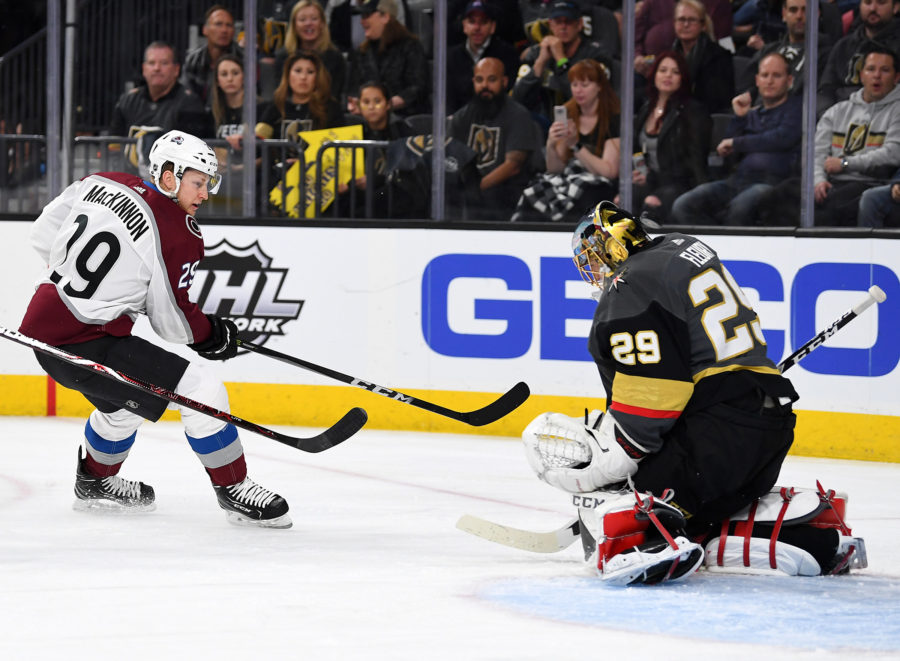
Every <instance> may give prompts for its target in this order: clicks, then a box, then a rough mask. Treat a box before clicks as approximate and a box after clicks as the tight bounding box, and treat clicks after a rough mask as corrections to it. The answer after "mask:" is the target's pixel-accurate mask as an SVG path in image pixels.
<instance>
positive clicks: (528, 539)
mask: <svg viewBox="0 0 900 661" xmlns="http://www.w3.org/2000/svg"><path fill="white" fill-rule="evenodd" d="M886 299H887V294H885V293H884V291H883V290H882V289H881V288H880V287H878V286H877V285H872V286H871V287H869V290H868V294H867V295H866V298H864V299H863V300H861V301H860V302H859V303H857V304H856V305H854V306H853V307H852V308H850V309H849V310H847V312H845V313H844V314H842V315H841V316H840V317H838V318H837V319H836V320H835V321H833V322H832V323H831V325H829V326H828V327H827V328H825V329H823V330H821V331H819V332H818V333H816V335H815V336H814V337H812V338H810V339H809V340H808V341H807V342H805V343H804V344H803V346H801V347H800V348H799V349H797V350H796V351H795V352H794V353H792V354H791V355H790V356H788V357H787V358H785V359H784V360H782V361H781V362H780V363H779V364H778V369H779V370H780V371H781V372H782V373H784V372H786V371H787V370H789V369H790V368H791V367H793V366H794V365H796V364H797V363H798V362H800V361H801V360H803V359H804V358H806V356H808V355H809V354H810V353H811V352H812V351H813V350H814V349H815V348H816V347H818V346H820V345H821V344H822V343H823V342H825V340H827V339H828V338H829V337H831V336H832V335H834V334H835V333H837V332H838V331H839V330H840V329H842V328H843V327H844V326H846V325H847V324H849V323H850V322H851V321H853V320H854V319H856V317H858V316H859V315H860V314H862V313H863V312H865V310H866V309H868V308H869V307H871V306H872V305H873V304H875V303H883V302H884V301H885V300H886ZM456 527H457V528H459V529H460V530H463V531H465V532H467V533H470V534H472V535H475V536H476V537H481V538H482V539H486V540H488V541H489V542H494V543H496V544H503V545H505V546H511V547H513V548H517V549H522V550H523V551H532V552H535V553H555V552H557V551H562V550H563V549H567V548H569V547H570V546H571V545H572V544H573V543H574V542H575V540H577V539H578V538H579V536H580V535H581V524H580V522H579V520H578V519H575V520H573V521H570V522H569V523H567V524H566V525H564V526H563V527H562V528H558V529H557V530H551V531H550V532H533V531H529V530H519V529H518V528H510V527H508V526H503V525H500V524H499V523H493V522H491V521H487V520H485V519H480V518H478V517H477V516H472V515H471V514H464V515H463V516H461V517H460V519H459V521H457V522H456Z"/></svg>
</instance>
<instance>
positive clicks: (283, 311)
mask: <svg viewBox="0 0 900 661" xmlns="http://www.w3.org/2000/svg"><path fill="white" fill-rule="evenodd" d="M286 275H287V269H277V268H272V258H271V257H269V256H268V255H267V254H266V253H264V252H263V250H262V248H261V247H260V245H259V242H258V241H254V242H253V243H252V244H250V245H249V246H246V247H244V248H238V247H236V246H233V245H231V244H230V243H228V240H227V239H223V240H222V241H220V242H219V243H217V244H216V245H214V246H212V247H211V248H207V249H206V256H205V257H204V258H203V261H201V262H200V265H199V267H198V268H197V273H196V275H195V276H194V283H193V285H192V287H191V298H194V297H196V301H197V304H198V305H199V306H200V309H202V310H203V312H204V313H205V314H216V315H219V316H221V317H227V318H229V319H231V320H232V321H233V322H234V323H235V324H236V325H237V327H238V330H239V331H240V338H241V339H242V340H247V341H248V342H253V343H254V344H265V342H266V341H267V340H268V339H269V338H270V337H271V336H272V335H284V329H283V326H284V324H286V323H287V322H289V321H293V320H294V319H296V318H297V317H299V316H300V310H301V309H302V308H303V301H291V300H279V298H278V296H279V294H280V293H281V285H282V284H283V283H284V278H285V276H286Z"/></svg>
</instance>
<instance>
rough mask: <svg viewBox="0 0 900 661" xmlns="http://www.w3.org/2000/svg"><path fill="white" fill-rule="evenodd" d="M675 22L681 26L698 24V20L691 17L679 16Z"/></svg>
mask: <svg viewBox="0 0 900 661" xmlns="http://www.w3.org/2000/svg"><path fill="white" fill-rule="evenodd" d="M675 22H676V23H681V24H683V25H690V24H691V23H699V22H700V19H699V18H695V17H693V16H679V17H678V18H676V19H675Z"/></svg>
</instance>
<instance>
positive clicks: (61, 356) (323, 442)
mask: <svg viewBox="0 0 900 661" xmlns="http://www.w3.org/2000/svg"><path fill="white" fill-rule="evenodd" d="M0 335H2V336H3V337H4V338H6V339H8V340H12V341H13V342H17V343H18V344H21V345H24V346H26V347H30V348H31V349H34V350H35V351H40V352H41V353H44V354H47V355H48V356H52V357H53V358H56V359H58V360H62V361H63V362H66V363H69V364H70V365H75V366H77V367H81V368H83V369H85V370H88V371H91V372H94V373H95V374H99V375H100V376H104V377H106V378H108V379H111V380H113V381H117V382H119V383H124V384H125V385H128V386H131V387H132V388H137V389H138V390H143V391H145V392H149V393H151V394H152V395H155V396H157V397H159V398H160V399H165V400H168V401H170V402H173V403H175V404H178V405H179V406H184V407H186V408H189V409H193V410H194V411H197V412H199V413H202V414H204V415H208V416H210V417H212V418H216V419H218V420H221V421H222V422H226V423H229V424H232V425H234V426H235V427H240V428H241V429H246V430H247V431H251V432H253V433H255V434H259V435H260V436H265V437H266V438H270V439H272V440H273V441H278V442H279V443H284V444H285V445H290V446H291V447H293V448H297V449H298V450H302V451H304V452H321V451H322V450H327V449H328V448H331V447H334V446H335V445H337V444H338V443H342V442H343V441H345V440H347V439H348V438H350V437H351V436H352V435H353V434H355V433H356V432H357V431H359V429H360V428H361V427H362V426H363V425H364V424H365V423H366V420H367V415H366V412H365V411H364V410H363V409H361V408H353V409H351V410H350V411H348V412H347V413H346V414H345V415H344V417H342V418H341V419H340V420H338V421H337V422H336V423H335V424H334V425H332V426H331V427H329V428H328V429H326V430H325V431H324V432H322V433H321V434H318V435H316V436H313V437H310V438H301V437H294V436H288V435H287V434H282V433H280V432H277V431H274V430H272V429H268V428H266V427H263V426H261V425H258V424H256V423H254V422H250V421H248V420H244V419H243V418H239V417H237V416H236V415H232V414H231V413H228V412H226V411H220V410H219V409H216V408H213V407H212V406H208V405H206V404H203V403H202V402H198V401H196V400H193V399H190V398H189V397H185V396H184V395H180V394H178V393H177V392H173V391H171V390H168V389H166V388H163V387H161V386H157V385H153V384H151V383H147V382H146V381H142V380H141V379H137V378H134V377H132V376H128V375H127V374H125V373H124V372H120V371H118V370H115V369H113V368H111V367H107V366H106V365H103V364H101V363H97V362H94V361H92V360H90V359H88V358H82V357H81V356H77V355H75V354H71V353H68V352H66V351H63V350H62V349H58V348H56V347H54V346H51V345H49V344H45V343H43V342H41V341H40V340H35V339H34V338H31V337H28V336H27V335H22V334H21V333H19V332H18V331H14V330H10V329H8V328H5V327H3V326H0Z"/></svg>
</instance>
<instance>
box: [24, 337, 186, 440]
mask: <svg viewBox="0 0 900 661" xmlns="http://www.w3.org/2000/svg"><path fill="white" fill-rule="evenodd" d="M59 348H60V349H62V350H63V351H67V352H69V353H73V354H75V355H77V356H81V357H82V358H88V359H90V360H93V361H94V362H97V363H102V364H103V365H106V366H107V367H111V368H113V369H114V370H117V371H119V372H123V373H124V374H127V375H128V376H131V377H134V378H135V379H140V380H141V381H146V382H147V383H151V384H153V385H156V386H161V387H163V388H165V389H167V390H173V391H174V390H175V387H176V386H177V385H178V382H179V381H181V377H182V376H183V375H184V372H185V370H186V369H187V367H188V365H189V364H190V363H188V361H187V360H185V359H184V358H182V357H181V356H178V355H176V354H174V353H172V352H170V351H166V350H165V349H162V348H160V347H158V346H156V345H155V344H153V343H151V342H148V341H147V340H145V339H143V338H140V337H134V336H132V335H129V336H127V337H113V336H108V337H101V338H99V339H96V340H90V341H89V342H80V343H78V344H64V345H63V346H61V347H59ZM35 355H36V356H37V359H38V362H39V363H40V365H41V367H43V368H44V371H45V372H47V374H49V375H50V376H51V377H53V379H54V380H55V381H56V382H57V383H59V384H60V385H61V386H65V387H66V388H71V389H72V390H77V391H78V392H80V393H81V394H82V395H84V396H85V397H86V398H87V400H88V401H89V402H90V403H91V404H93V405H94V406H96V407H97V409H98V410H99V411H101V412H103V413H112V412H114V411H118V410H119V409H122V408H124V409H127V410H128V411H130V412H131V413H134V414H135V415H139V416H141V417H142V418H144V419H145V420H150V421H152V422H156V421H157V420H159V419H160V417H161V416H162V414H163V413H164V412H165V410H166V407H167V406H168V404H169V402H168V400H165V399H162V398H160V397H157V396H155V395H152V394H151V393H149V392H147V391H146V390H140V389H138V388H134V387H132V386H129V385H126V384H124V383H121V382H119V381H116V380H113V379H110V378H107V377H105V376H101V375H100V374H99V373H98V372H95V371H93V370H88V369H85V368H83V367H77V366H75V365H72V364H71V363H67V362H65V361H62V360H59V359H57V358H53V357H51V356H48V355H47V354H43V353H40V352H38V351H35Z"/></svg>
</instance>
